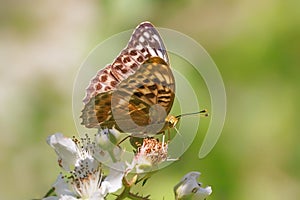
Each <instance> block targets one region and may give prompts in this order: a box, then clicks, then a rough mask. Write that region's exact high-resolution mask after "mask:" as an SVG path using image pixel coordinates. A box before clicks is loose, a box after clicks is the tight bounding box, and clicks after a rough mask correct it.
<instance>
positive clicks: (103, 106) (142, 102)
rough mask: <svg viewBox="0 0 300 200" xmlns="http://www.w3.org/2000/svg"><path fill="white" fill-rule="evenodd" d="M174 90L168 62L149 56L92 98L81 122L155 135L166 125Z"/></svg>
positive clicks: (91, 126) (87, 125) (84, 110)
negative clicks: (122, 78) (118, 82)
mask: <svg viewBox="0 0 300 200" xmlns="http://www.w3.org/2000/svg"><path fill="white" fill-rule="evenodd" d="M174 93H175V80H174V77H173V74H172V71H171V69H170V67H169V65H168V64H167V63H166V62H165V61H164V60H163V59H161V58H159V57H153V58H150V59H148V60H146V61H145V62H144V63H143V64H142V65H141V67H140V68H139V69H138V70H137V71H136V72H135V73H134V74H132V75H131V76H129V77H128V78H127V79H125V80H123V81H122V82H120V84H119V85H117V87H116V88H115V90H112V91H108V92H104V93H100V94H97V95H96V96H95V97H93V98H92V99H91V100H90V101H89V102H88V103H87V104H86V106H85V108H84V109H83V111H82V119H83V124H84V125H85V126H86V127H88V128H93V127H101V128H112V127H116V128H117V129H119V130H120V131H122V132H130V133H132V134H145V135H153V134H156V133H158V132H160V130H161V129H163V127H164V125H165V118H166V115H168V113H169V112H170V110H171V108H172V105H173V101H174ZM149 125H151V126H149Z"/></svg>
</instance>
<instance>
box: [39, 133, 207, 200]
mask: <svg viewBox="0 0 300 200" xmlns="http://www.w3.org/2000/svg"><path fill="white" fill-rule="evenodd" d="M120 135H121V134H120V133H119V132H118V131H116V130H114V129H106V130H101V131H99V133H98V134H96V135H95V136H93V137H89V136H88V135H86V136H85V137H84V138H81V139H76V138H75V137H73V138H67V137H64V136H63V135H62V134H61V133H56V134H54V135H51V136H49V137H48V139H47V143H48V144H49V145H50V146H51V147H52V148H53V149H54V150H55V152H56V154H57V156H58V164H59V166H60V167H61V168H62V169H63V170H64V173H60V174H59V175H58V177H57V180H56V182H55V183H54V184H53V192H52V193H50V194H47V195H46V196H45V197H44V199H43V200H76V199H81V200H83V199H88V200H101V199H106V197H107V196H108V195H109V194H112V193H114V195H115V196H116V199H125V198H130V199H143V200H147V199H149V196H141V195H140V194H134V193H132V192H131V191H130V189H131V187H132V186H133V185H135V184H137V183H139V182H141V181H142V182H144V181H146V179H147V178H149V176H150V172H151V171H153V170H156V169H157V168H158V166H159V165H160V164H162V163H163V162H165V161H167V158H168V143H165V142H164V140H163V141H162V142H160V141H159V140H158V139H155V138H144V139H143V142H142V144H138V147H137V149H136V151H135V153H129V152H126V151H125V149H124V148H123V149H122V148H121V146H120V145H119V142H120V138H121V137H120ZM129 173H130V174H129ZM199 175H200V173H198V172H191V173H189V174H187V175H186V176H185V177H184V178H183V179H182V180H181V181H180V183H178V184H177V185H176V186H175V188H174V192H175V197H176V199H178V200H180V199H199V200H203V199H204V198H206V197H207V196H208V195H210V194H211V188H210V187H206V188H202V187H201V184H200V183H198V182H197V180H196V179H197V178H198V176H199ZM122 188H123V189H122ZM121 189H122V190H121ZM186 197H188V198H186ZM190 197H193V198H190Z"/></svg>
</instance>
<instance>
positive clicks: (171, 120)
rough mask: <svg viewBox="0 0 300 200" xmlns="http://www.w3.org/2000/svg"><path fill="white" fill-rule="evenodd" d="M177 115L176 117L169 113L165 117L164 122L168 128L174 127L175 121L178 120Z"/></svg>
mask: <svg viewBox="0 0 300 200" xmlns="http://www.w3.org/2000/svg"><path fill="white" fill-rule="evenodd" d="M179 119H180V118H179V117H176V116H173V115H169V116H167V117H166V123H167V126H168V127H169V128H174V127H175V126H176V125H177V123H178V122H179Z"/></svg>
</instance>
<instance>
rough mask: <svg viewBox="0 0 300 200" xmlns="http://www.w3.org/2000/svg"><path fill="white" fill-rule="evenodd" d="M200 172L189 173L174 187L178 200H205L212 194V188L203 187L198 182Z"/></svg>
mask: <svg viewBox="0 0 300 200" xmlns="http://www.w3.org/2000/svg"><path fill="white" fill-rule="evenodd" d="M200 174H201V173H200V172H189V173H188V174H186V175H185V176H184V177H183V178H182V179H181V181H180V182H179V183H178V184H177V185H176V186H175V187H174V193H175V198H176V200H204V199H206V197H208V196H209V195H210V194H211V193H212V189H211V187H210V186H207V187H205V188H202V187H201V183H199V182H197V179H198V177H199V176H200Z"/></svg>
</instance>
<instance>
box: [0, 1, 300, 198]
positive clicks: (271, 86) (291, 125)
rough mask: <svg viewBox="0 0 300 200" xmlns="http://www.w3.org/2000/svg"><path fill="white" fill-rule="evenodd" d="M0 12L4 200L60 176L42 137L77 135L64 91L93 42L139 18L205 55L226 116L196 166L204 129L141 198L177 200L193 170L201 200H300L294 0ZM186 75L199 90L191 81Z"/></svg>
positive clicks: (13, 5) (89, 4) (8, 4)
mask: <svg viewBox="0 0 300 200" xmlns="http://www.w3.org/2000/svg"><path fill="white" fill-rule="evenodd" d="M0 4H1V5H0V104H1V112H0V126H1V131H0V135H1V139H0V147H1V151H0V162H1V164H0V171H1V179H0V199H7V200H9V199H32V198H38V197H41V196H42V195H43V194H45V192H46V191H47V190H48V189H49V187H50V186H51V184H52V183H53V182H54V181H55V179H56V175H57V174H58V173H59V171H60V169H59V168H58V166H57V163H56V159H57V158H56V155H55V153H54V152H53V150H52V149H51V148H50V147H49V146H48V145H47V144H46V142H45V140H46V137H47V136H48V135H50V134H52V133H55V132H62V133H64V134H65V135H67V136H72V135H77V132H76V129H75V126H74V122H73V116H72V89H73V82H74V79H75V77H76V73H77V70H78V69H79V67H80V64H81V63H82V62H83V60H84V59H85V57H86V56H87V55H88V53H89V51H91V50H92V49H93V48H94V47H95V46H96V45H97V44H98V43H100V42H101V41H103V40H104V39H106V38H108V37H109V36H111V35H113V34H116V33H119V32H120V31H125V30H128V29H132V28H134V27H136V26H137V25H138V24H139V23H140V22H142V21H145V20H148V21H151V22H152V23H153V24H154V25H156V26H159V27H165V28H170V29H174V30H177V31H179V32H182V33H185V34H187V35H189V36H191V37H192V38H194V39H195V40H196V41H198V42H199V43H200V44H201V45H202V46H203V47H204V48H205V49H206V50H207V51H208V52H209V54H210V55H211V57H212V58H213V60H214V61H215V63H216V64H217V66H218V67H219V70H220V73H221V74H222V77H223V79H224V83H225V87H226V92H227V98H228V107H227V118H226V123H225V126H224V130H223V133H222V135H221V137H220V139H219V141H218V143H217V145H216V146H215V148H214V149H213V151H212V152H211V153H210V154H209V155H208V156H207V157H206V158H204V159H202V160H199V159H198V150H199V145H200V144H201V141H202V139H203V137H204V136H203V135H202V134H201V133H202V132H205V130H206V128H207V125H208V122H204V123H202V124H201V126H200V131H199V134H198V136H197V139H196V140H195V141H194V142H193V144H192V146H191V148H190V149H189V150H188V151H187V152H186V153H185V154H184V156H183V157H182V158H181V159H180V160H179V161H177V162H175V163H174V164H172V165H171V166H169V167H167V168H165V169H163V170H162V171H160V172H158V173H157V174H155V175H154V176H153V177H152V178H151V179H150V180H149V182H148V183H147V185H146V187H145V188H144V189H143V193H145V194H148V193H149V194H151V195H152V198H153V199H163V198H164V199H173V191H172V188H173V186H174V185H175V184H176V183H177V182H178V181H179V180H180V179H181V177H182V176H183V175H184V174H185V173H187V172H189V171H192V170H197V171H201V172H202V177H201V181H202V182H203V183H204V184H205V185H206V184H208V185H211V186H212V187H213V194H212V196H211V197H210V198H209V199H215V200H217V199H218V200H220V199H222V200H241V199H243V200H253V199H256V200H282V199H300V190H299V189H300V170H299V169H300V145H299V144H300V140H299V138H300V137H299V129H300V124H299V113H300V106H299V101H300V93H299V86H300V77H299V74H300V68H299V66H300V65H299V64H300V62H299V53H300V12H299V7H300V2H299V1H296V0H287V1H278V0H277V1H276V0H265V1H258V0H252V1H251V0H239V1H237V0H231V1H218V0H213V1H197V0H178V1H171V0H165V1H159V0H152V1H150V0H148V1H146V0H140V1H133V0H105V1H104V0H103V1H95V0H92V1H70V0H67V1H31V0H24V1H15V0H13V1H0ZM99 56H101V55H99ZM173 64H176V63H173ZM187 76H188V77H187V78H188V79H191V80H193V81H195V84H197V81H198V80H197V78H195V77H193V73H190V75H187ZM204 90H205V88H204ZM200 94H201V91H200ZM207 97H209V96H207V95H204V97H203V104H204V105H208V106H209V98H207ZM201 104H202V103H201ZM191 120H192V119H191ZM202 121H205V120H202ZM184 134H188V133H184Z"/></svg>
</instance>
